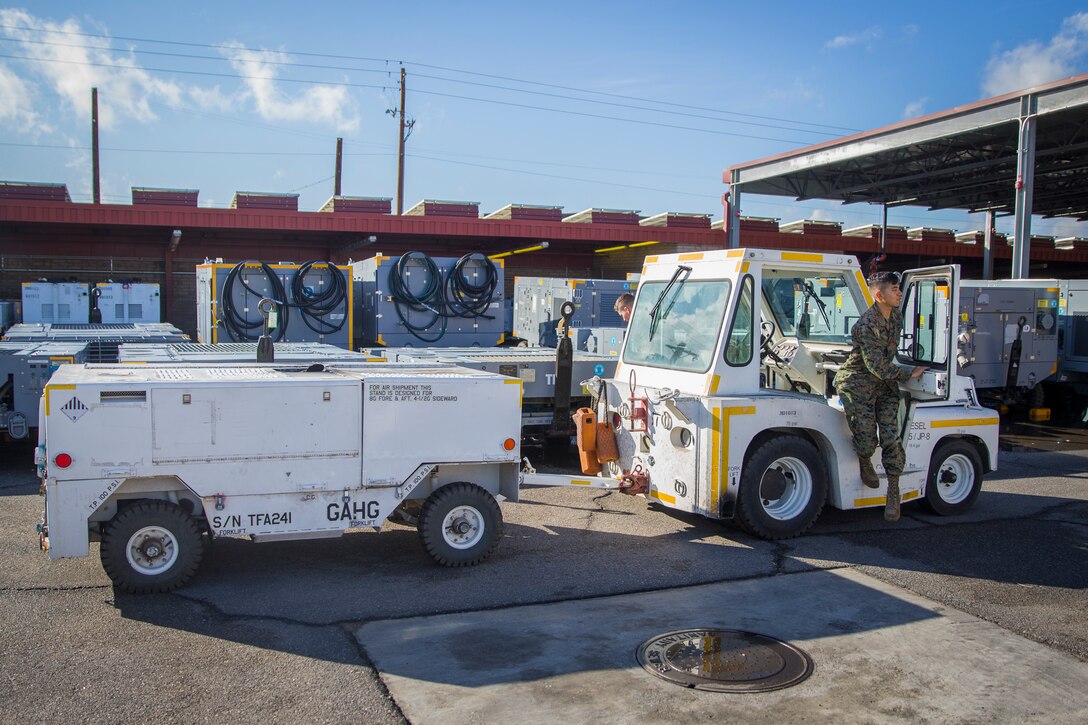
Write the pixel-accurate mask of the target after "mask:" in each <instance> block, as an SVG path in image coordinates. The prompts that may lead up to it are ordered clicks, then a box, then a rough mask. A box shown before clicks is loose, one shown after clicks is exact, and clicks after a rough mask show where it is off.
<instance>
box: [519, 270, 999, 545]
mask: <svg viewBox="0 0 1088 725" xmlns="http://www.w3.org/2000/svg"><path fill="white" fill-rule="evenodd" d="M903 285H904V295H903V313H904V320H905V323H904V327H905V329H904V331H903V336H902V338H901V343H900V352H899V356H898V362H900V363H902V364H903V365H904V366H906V367H912V366H915V365H925V366H928V369H927V371H926V372H925V373H924V374H923V376H922V377H921V378H919V379H917V380H911V381H910V382H908V383H903V384H902V391H903V404H902V405H901V419H902V427H901V431H902V435H903V442H904V447H905V449H906V454H907V463H906V470H905V471H904V472H903V475H902V476H901V478H900V484H899V485H900V491H901V495H902V500H903V501H912V500H916V499H921V500H924V501H925V502H927V503H928V504H929V506H930V507H931V508H932V509H933V510H935V511H936V512H937V513H940V514H956V513H959V512H961V511H963V510H965V509H967V508H968V507H969V506H971V504H972V503H973V502H974V500H975V498H976V497H977V495H978V492H979V490H980V488H981V485H982V476H983V474H984V473H986V472H988V471H991V470H994V469H995V468H996V466H997V454H998V424H999V417H998V414H997V413H996V412H995V411H993V410H990V409H987V408H984V407H982V406H981V405H980V404H979V402H978V398H977V396H976V393H975V389H974V385H973V383H972V381H971V379H970V378H969V377H967V376H965V375H962V374H961V373H960V372H959V370H958V366H957V359H956V349H957V347H956V344H955V343H956V337H957V333H958V327H959V325H958V316H957V314H956V313H957V310H958V309H959V268H958V267H956V266H947V267H938V268H931V269H925V270H914V271H911V272H908V273H907V275H906V276H905V278H904V280H903ZM870 305H872V297H871V296H870V292H869V289H868V286H867V285H866V282H865V280H864V278H863V276H862V272H861V269H860V267H859V265H858V262H857V260H856V258H854V257H851V256H844V255H835V254H818V253H804V252H790V251H774V250H766V249H732V250H723V251H713V252H705V253H689V254H670V255H660V256H651V257H647V259H646V263H645V266H644V267H643V269H642V274H641V282H640V285H639V289H638V295H637V298H636V300H635V307H634V311H633V314H632V317H631V321H630V326H629V328H628V330H627V336H626V340H625V343H624V348H623V352H622V356H621V361H620V363H619V365H618V366H617V368H616V373H615V378H613V379H609V380H596V381H593V382H594V383H595V384H596V385H597V386H598V387H599V390H600V391H601V394H602V395H603V398H604V401H603V403H604V404H603V405H602V407H601V408H598V409H597V410H598V411H600V410H601V409H606V412H605V413H604V414H603V415H602V416H601V419H600V421H599V422H604V423H608V424H610V425H611V428H612V430H613V431H614V434H615V439H616V448H617V450H618V454H619V457H618V459H617V460H613V461H610V462H606V463H604V464H603V465H604V470H603V471H602V473H601V475H600V476H583V477H565V478H566V481H565V483H566V484H567V485H575V486H591V487H603V488H616V487H619V488H621V490H626V491H628V492H642V493H645V494H646V495H647V496H648V497H649V498H652V499H654V500H655V501H656V502H658V503H660V504H662V505H664V506H667V507H669V508H673V509H678V510H681V511H689V512H693V513H698V514H701V515H703V516H707V517H710V518H714V519H735V520H736V521H737V522H738V523H739V524H740V525H741V526H742V527H743V528H744V529H746V530H748V531H749V532H751V533H753V534H755V535H758V536H761V537H764V538H769V539H781V538H788V537H791V536H797V535H799V534H800V533H802V532H804V531H805V530H806V529H808V528H809V527H810V526H811V525H812V524H813V523H814V522H815V521H816V518H817V517H818V516H819V514H820V511H821V510H822V508H823V507H824V505H825V504H830V505H832V506H834V507H835V508H838V509H860V508H866V507H873V506H883V505H884V501H885V490H884V489H885V488H886V476H885V475H884V471H883V466H882V465H881V462H880V450H879V448H878V449H877V453H876V455H875V456H874V461H873V463H874V466H875V467H876V469H877V471H878V472H879V473H880V474H881V478H882V479H883V480H882V482H881V487H880V489H878V490H873V489H867V488H864V487H863V486H862V483H861V478H860V475H859V470H858V460H857V455H856V454H855V452H854V450H853V445H852V439H851V437H850V431H849V428H848V427H847V423H846V417H845V415H844V413H843V411H842V404H841V402H840V400H839V397H838V395H837V393H836V391H835V390H834V386H833V383H832V379H833V378H834V375H835V372H836V371H837V370H838V368H839V366H840V365H841V363H842V362H843V361H845V359H846V356H847V354H848V353H849V351H850V349H851V346H852V343H851V337H850V332H851V329H852V327H853V324H854V323H855V322H856V321H857V319H858V317H859V316H860V314H861V313H862V312H864V311H865V310H866V309H868V307H869V306H870ZM597 435H600V433H599V431H598V433H597ZM584 455H585V454H584V453H583V457H584ZM563 478H564V477H561V476H556V475H554V474H536V473H535V472H529V473H526V474H525V475H524V476H523V480H522V483H523V484H524V485H559V484H563V483H564V481H563V480H562V479H563Z"/></svg>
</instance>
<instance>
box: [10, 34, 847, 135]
mask: <svg viewBox="0 0 1088 725" xmlns="http://www.w3.org/2000/svg"><path fill="white" fill-rule="evenodd" d="M0 28H5V29H9V30H24V31H29V32H37V33H53V34H57V35H73V36H77V37H86V38H98V39H104V40H126V41H131V42H139V43H156V44H161V45H174V46H182V47H190V48H210V49H214V50H220V51H222V50H232V51H237V50H238V48H237V47H235V46H230V45H222V44H209V43H191V42H183V41H174V40H159V39H155V38H137V37H131V36H122V35H115V36H110V35H104V34H98V33H84V32H79V31H69V30H50V29H42V28H28V27H25V26H15V25H0ZM247 50H248V49H247ZM137 52H151V51H137ZM283 52H286V53H290V54H291V55H296V56H304V57H309V58H330V59H336V60H351V61H361V62H367V63H385V64H387V65H388V64H394V65H405V64H406V62H405V61H402V60H393V59H390V58H368V57H360V56H351V55H338V54H331V53H311V52H306V51H283ZM407 64H408V65H412V66H418V67H420V68H430V69H432V70H441V71H446V72H450V73H461V74H463V75H469V76H476V77H480V78H491V79H494V80H504V81H510V82H513V83H522V84H525V85H533V86H539V87H542V88H554V89H557V90H565V91H572V92H575V93H584V94H588V95H597V96H604V97H607V98H617V99H622V100H626V101H638V102H640V103H655V104H659V105H667V106H670V107H671V108H687V109H691V110H695V111H707V112H710V113H719V114H723V115H730V116H738V117H741V118H753V119H758V120H761V121H778V122H781V123H792V124H796V125H803V126H813V127H817V128H825V129H829V130H834V131H838V132H843V131H846V132H850V133H855V132H858V131H860V130H861V129H856V128H850V127H847V126H835V125H828V124H821V123H813V122H811V121H802V120H797V119H789V118H781V117H776V116H764V115H758V114H752V113H743V112H740V111H731V110H727V109H718V108H708V107H705V106H695V105H691V104H685V103H675V102H672V101H659V100H656V99H652V98H641V97H638V96H627V95H623V94H619V93H609V92H607V91H595V90H591V89H585V88H577V87H574V86H565V85H560V84H556V83H545V82H542V81H531V80H526V79H522V78H514V77H511V76H503V75H496V74H492V73H480V72H477V71H468V70H464V69H460V68H451V67H449V66H440V65H433V64H428V63H416V62H407ZM345 70H350V69H345ZM360 70H367V72H370V69H360ZM377 72H383V71H377ZM448 80H452V81H453V82H462V83H467V81H456V80H454V79H448ZM481 85H483V84H481ZM524 92H529V91H524ZM580 100H588V99H580ZM723 120H724V119H723ZM796 130H801V129H796Z"/></svg>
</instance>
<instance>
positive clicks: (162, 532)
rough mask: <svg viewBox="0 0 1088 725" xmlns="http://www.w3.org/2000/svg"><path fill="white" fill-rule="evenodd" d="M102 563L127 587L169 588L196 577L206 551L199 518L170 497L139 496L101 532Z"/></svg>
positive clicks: (138, 589) (138, 591) (142, 589)
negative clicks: (135, 501) (140, 497)
mask: <svg viewBox="0 0 1088 725" xmlns="http://www.w3.org/2000/svg"><path fill="white" fill-rule="evenodd" d="M101 554H102V568H103V569H105V570H106V574H107V575H108V576H109V578H110V579H111V580H113V583H114V585H115V586H116V587H117V588H118V589H120V590H121V591H124V592H130V593H132V594H149V593H152V592H169V591H173V590H174V589H177V588H178V587H180V586H182V585H184V584H185V583H186V582H188V581H189V579H191V578H192V576H193V573H194V572H196V569H197V566H198V565H199V564H200V560H201V558H202V557H203V556H204V537H203V535H202V534H201V532H200V528H199V527H198V526H197V524H196V521H194V520H193V517H192V516H190V515H189V514H187V513H185V512H184V511H182V510H181V509H180V508H179V507H178V506H176V505H175V504H172V503H170V502H169V501H140V502H139V503H134V504H132V505H131V506H128V507H126V508H124V509H122V510H121V511H120V513H118V514H117V516H115V517H114V518H113V520H112V521H111V522H110V523H109V525H107V526H106V528H105V530H104V531H103V532H102V552H101Z"/></svg>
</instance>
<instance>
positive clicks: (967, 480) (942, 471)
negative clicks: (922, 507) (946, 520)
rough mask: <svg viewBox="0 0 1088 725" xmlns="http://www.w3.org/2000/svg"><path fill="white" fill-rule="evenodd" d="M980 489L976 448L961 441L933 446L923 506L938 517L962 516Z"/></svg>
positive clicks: (979, 467)
mask: <svg viewBox="0 0 1088 725" xmlns="http://www.w3.org/2000/svg"><path fill="white" fill-rule="evenodd" d="M981 490H982V459H981V458H980V457H979V454H978V449H976V448H975V447H974V446H973V445H971V444H970V443H968V442H967V441H963V440H948V441H944V442H943V443H941V444H940V445H938V446H937V450H935V451H934V452H933V457H932V458H931V459H930V461H929V475H928V476H927V477H926V499H925V500H926V506H928V507H929V509H930V510H931V511H933V513H935V514H940V515H941V516H956V515H958V514H962V513H963V512H964V511H966V510H967V509H969V508H971V506H972V505H973V504H974V503H975V499H976V498H978V494H979V492H980V491H981Z"/></svg>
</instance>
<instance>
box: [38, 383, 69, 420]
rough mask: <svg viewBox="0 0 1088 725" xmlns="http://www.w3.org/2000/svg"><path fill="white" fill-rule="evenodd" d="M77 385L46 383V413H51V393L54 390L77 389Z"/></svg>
mask: <svg viewBox="0 0 1088 725" xmlns="http://www.w3.org/2000/svg"><path fill="white" fill-rule="evenodd" d="M75 389H76V386H75V385H71V384H69V385H46V386H45V414H46V416H48V415H49V394H50V393H51V392H52V391H54V390H75Z"/></svg>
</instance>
